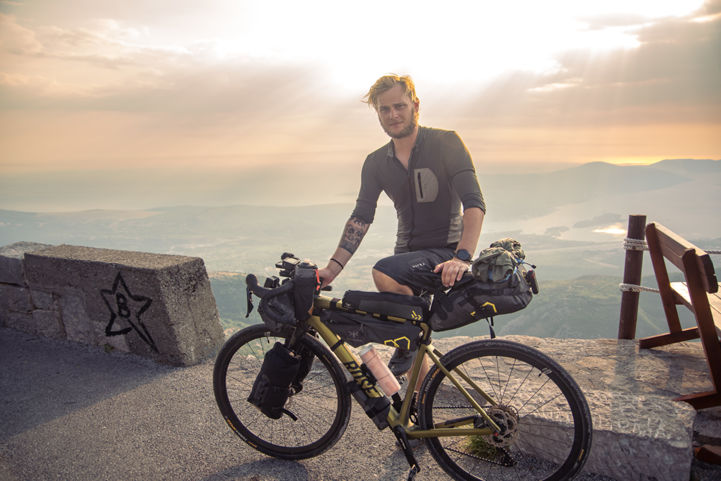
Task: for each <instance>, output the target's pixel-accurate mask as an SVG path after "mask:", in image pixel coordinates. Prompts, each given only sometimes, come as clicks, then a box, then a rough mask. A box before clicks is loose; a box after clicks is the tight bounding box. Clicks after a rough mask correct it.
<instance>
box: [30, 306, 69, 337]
mask: <svg viewBox="0 0 721 481" xmlns="http://www.w3.org/2000/svg"><path fill="white" fill-rule="evenodd" d="M32 320H33V324H34V327H33V329H34V334H37V335H40V336H43V337H50V338H53V339H64V338H65V337H66V335H65V330H64V328H63V324H62V322H60V314H59V313H58V311H55V310H51V311H46V310H42V309H36V310H34V311H33V313H32Z"/></svg>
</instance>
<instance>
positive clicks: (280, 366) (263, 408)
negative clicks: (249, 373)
mask: <svg viewBox="0 0 721 481" xmlns="http://www.w3.org/2000/svg"><path fill="white" fill-rule="evenodd" d="M311 362H312V358H311ZM300 367H301V357H300V356H296V355H294V354H293V352H291V351H290V350H288V348H286V347H285V346H284V345H283V344H281V343H279V342H276V343H275V345H274V346H273V347H272V348H271V350H270V351H268V352H267V353H266V354H265V358H264V359H263V365H262V366H261V368H260V372H259V373H258V376H257V377H256V378H255V382H254V383H253V388H252V389H251V391H250V396H248V402H249V403H251V404H253V405H254V406H256V407H257V408H258V409H260V412H262V413H263V414H265V415H266V416H268V417H269V418H271V419H279V418H280V417H281V416H282V415H283V413H284V412H286V413H287V412H288V411H286V410H285V409H284V406H285V402H286V401H287V400H288V397H289V396H290V394H291V392H292V391H291V389H290V386H291V383H292V382H293V381H294V380H295V379H296V376H297V375H298V372H299V369H300ZM305 374H306V375H307V372H306V373H305Z"/></svg>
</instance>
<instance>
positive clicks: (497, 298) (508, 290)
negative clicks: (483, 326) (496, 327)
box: [428, 266, 533, 331]
mask: <svg viewBox="0 0 721 481" xmlns="http://www.w3.org/2000/svg"><path fill="white" fill-rule="evenodd" d="M532 297H533V293H532V292H531V288H530V286H529V285H528V282H527V281H526V276H525V270H524V269H523V266H518V268H516V269H514V270H513V272H512V273H511V274H510V276H509V277H508V278H507V279H506V280H504V281H501V282H489V281H481V280H477V279H475V278H473V277H472V276H470V275H467V276H465V277H464V278H463V279H461V282H460V283H456V285H454V286H453V287H452V288H451V289H449V290H448V291H445V292H444V291H441V292H437V293H435V294H434V296H433V304H432V305H431V312H430V315H429V318H428V322H429V323H430V325H431V328H432V329H433V330H434V331H446V330H448V329H454V328H456V327H461V326H465V325H466V324H470V323H472V322H476V321H478V320H480V319H485V318H489V317H493V316H495V315H498V314H509V313H511V312H516V311H519V310H521V309H523V308H525V307H526V306H527V305H528V304H529V303H530V302H531V298H532Z"/></svg>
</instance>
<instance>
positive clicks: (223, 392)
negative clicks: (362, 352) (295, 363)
mask: <svg viewBox="0 0 721 481" xmlns="http://www.w3.org/2000/svg"><path fill="white" fill-rule="evenodd" d="M276 342H280V343H281V344H282V343H285V342H286V338H285V337H282V336H280V337H279V336H275V335H272V334H271V333H270V332H269V330H268V328H267V327H266V326H264V325H255V326H250V327H247V328H245V329H243V330H242V331H240V332H237V333H236V334H234V335H233V336H232V337H231V338H230V339H229V340H228V341H227V342H226V343H225V345H224V346H223V348H222V349H221V350H220V352H219V353H218V357H217V359H216V361H215V368H214V370H213V389H214V391H215V400H216V401H217V403H218V407H219V408H220V412H221V413H222V414H223V417H224V418H225V421H226V422H227V423H228V425H229V426H230V428H231V429H232V430H233V431H234V432H235V433H236V434H237V435H238V436H239V437H240V438H241V439H242V440H243V441H245V442H246V443H248V444H249V445H250V446H252V447H253V448H255V449H257V450H258V451H261V452H263V453H265V454H268V455H270V456H275V457H278V458H283V459H303V458H309V457H312V456H317V455H319V454H321V453H322V452H324V451H326V450H327V449H329V448H330V447H332V446H333V445H334V444H335V443H336V442H337V441H338V439H340V437H341V436H342V434H343V432H344V431H345V428H346V426H347V425H348V419H349V418H350V410H351V405H350V395H349V394H348V390H347V389H346V387H345V380H346V378H345V374H344V372H343V370H342V368H341V366H340V365H339V364H338V361H336V360H335V358H334V357H333V355H332V354H331V353H330V351H329V350H328V349H327V348H326V347H325V346H323V345H322V344H321V343H320V342H319V341H318V340H317V339H315V338H314V337H311V336H310V335H308V334H305V335H304V336H303V337H302V338H301V339H300V340H299V341H298V342H297V343H296V346H294V348H293V350H294V351H296V352H297V353H298V352H303V353H304V355H307V354H308V353H312V355H313V363H312V365H311V367H310V371H309V373H308V375H307V376H306V377H305V379H304V380H303V381H302V389H300V390H299V391H298V392H296V393H295V394H292V395H291V396H290V397H289V398H288V401H287V402H286V404H285V409H286V410H287V411H288V412H289V413H292V416H290V415H287V414H283V415H282V416H281V417H280V419H271V418H269V417H267V416H266V415H264V414H263V413H261V412H260V410H259V409H257V408H256V407H255V406H254V405H252V404H251V403H250V402H248V396H249V395H250V391H251V388H252V387H253V382H254V381H255V378H256V377H257V376H258V372H259V370H260V367H261V365H262V364H263V359H264V357H265V353H266V352H268V351H269V350H270V349H271V348H272V347H273V345H274V344H275V343H276Z"/></svg>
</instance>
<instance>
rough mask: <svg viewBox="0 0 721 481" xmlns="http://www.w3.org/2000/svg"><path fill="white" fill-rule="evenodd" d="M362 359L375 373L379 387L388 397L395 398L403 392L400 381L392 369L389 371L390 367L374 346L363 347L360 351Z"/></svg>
mask: <svg viewBox="0 0 721 481" xmlns="http://www.w3.org/2000/svg"><path fill="white" fill-rule="evenodd" d="M360 357H361V359H362V360H363V364H365V365H366V366H367V367H368V369H370V371H371V372H372V373H373V376H375V378H376V381H378V385H379V386H380V387H381V389H383V392H384V393H386V396H393V395H394V394H395V393H397V392H398V391H400V390H401V385H400V384H399V383H398V380H397V379H396V377H395V376H394V375H393V374H392V373H391V371H390V369H388V366H386V364H385V363H384V362H383V361H381V358H380V356H378V353H377V352H376V350H375V348H374V347H373V346H372V345H370V344H367V345H366V346H365V347H363V349H361V351H360Z"/></svg>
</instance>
